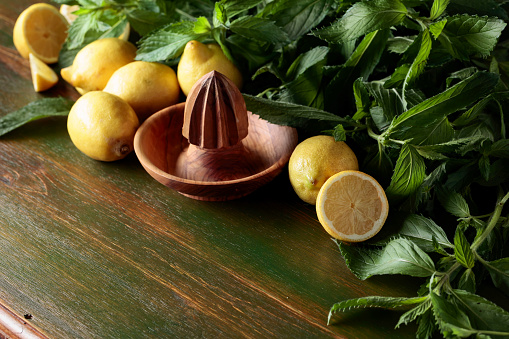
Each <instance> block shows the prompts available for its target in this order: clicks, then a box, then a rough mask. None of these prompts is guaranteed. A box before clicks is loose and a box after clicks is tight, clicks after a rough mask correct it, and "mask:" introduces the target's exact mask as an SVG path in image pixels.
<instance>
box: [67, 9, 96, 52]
mask: <svg viewBox="0 0 509 339" xmlns="http://www.w3.org/2000/svg"><path fill="white" fill-rule="evenodd" d="M98 14H99V13H98V12H91V13H87V14H81V15H78V17H77V18H76V19H75V20H74V21H73V22H72V24H71V26H70V27H69V31H68V36H69V37H68V39H67V41H66V45H67V48H68V49H74V48H78V47H80V46H82V45H83V44H84V43H85V36H86V35H87V33H89V32H90V31H95V30H99V28H100V25H99V16H98Z"/></svg>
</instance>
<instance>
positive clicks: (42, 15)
mask: <svg viewBox="0 0 509 339" xmlns="http://www.w3.org/2000/svg"><path fill="white" fill-rule="evenodd" d="M68 28H69V23H68V22H67V20H66V19H65V18H64V17H63V16H62V14H60V13H59V11H58V9H57V8H56V7H54V6H51V5H49V4H46V3H37V4H34V5H31V6H30V7H28V8H27V9H25V10H24V11H23V12H22V13H21V14H20V16H19V17H18V19H17V20H16V23H15V25H14V31H13V36H12V38H13V42H14V46H15V47H16V49H17V50H18V52H19V54H21V56H22V57H23V58H25V59H28V58H29V54H30V53H32V54H33V55H35V56H36V57H37V58H39V59H40V60H42V61H43V62H45V63H47V64H52V63H55V62H57V61H58V57H59V54H60V50H61V49H62V45H63V44H64V42H65V39H66V38H67V29H68Z"/></svg>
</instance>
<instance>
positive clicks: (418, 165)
mask: <svg viewBox="0 0 509 339" xmlns="http://www.w3.org/2000/svg"><path fill="white" fill-rule="evenodd" d="M425 171H426V165H425V163H424V159H423V158H422V157H421V156H420V155H419V153H418V152H417V150H416V149H415V147H414V146H412V145H409V144H405V145H403V147H402V148H401V151H400V154H399V157H398V160H397V161H396V168H395V169H394V174H393V175H392V178H391V184H390V185H389V187H388V188H387V190H386V193H387V197H388V198H389V199H390V200H395V201H399V200H401V199H405V198H407V197H409V196H410V195H412V194H413V193H415V192H416V191H417V190H418V189H419V187H420V186H421V184H422V183H423V181H424V178H425V176H426V172H425Z"/></svg>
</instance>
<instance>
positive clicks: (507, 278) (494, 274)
mask: <svg viewBox="0 0 509 339" xmlns="http://www.w3.org/2000/svg"><path fill="white" fill-rule="evenodd" d="M482 263H483V265H484V267H485V268H486V269H487V270H488V272H489V273H490V276H491V279H492V280H493V284H494V285H495V286H496V287H498V288H499V289H500V290H501V291H505V293H506V294H507V295H509V258H501V259H498V260H494V261H490V262H486V261H483V262H482Z"/></svg>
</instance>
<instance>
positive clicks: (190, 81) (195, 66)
mask: <svg viewBox="0 0 509 339" xmlns="http://www.w3.org/2000/svg"><path fill="white" fill-rule="evenodd" d="M212 71H218V72H219V73H222V74H224V75H225V76H226V77H228V78H229V79H230V80H231V81H233V83H234V84H235V85H237V87H238V88H239V89H241V88H242V74H241V73H240V71H239V69H238V68H237V67H236V66H235V65H234V64H233V63H232V62H231V61H230V60H228V58H227V57H226V55H224V53H223V51H222V50H221V47H219V45H217V44H202V43H201V42H199V41H196V40H192V41H189V42H188V43H187V44H186V46H185V48H184V52H183V53H182V56H181V57H180V61H179V64H178V67H177V78H178V81H179V84H180V88H182V92H183V93H184V94H185V95H186V96H187V95H188V94H189V92H190V90H191V87H193V85H194V83H195V82H196V81H198V80H199V79H200V78H201V77H202V76H204V75H205V74H207V73H209V72H212Z"/></svg>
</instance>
